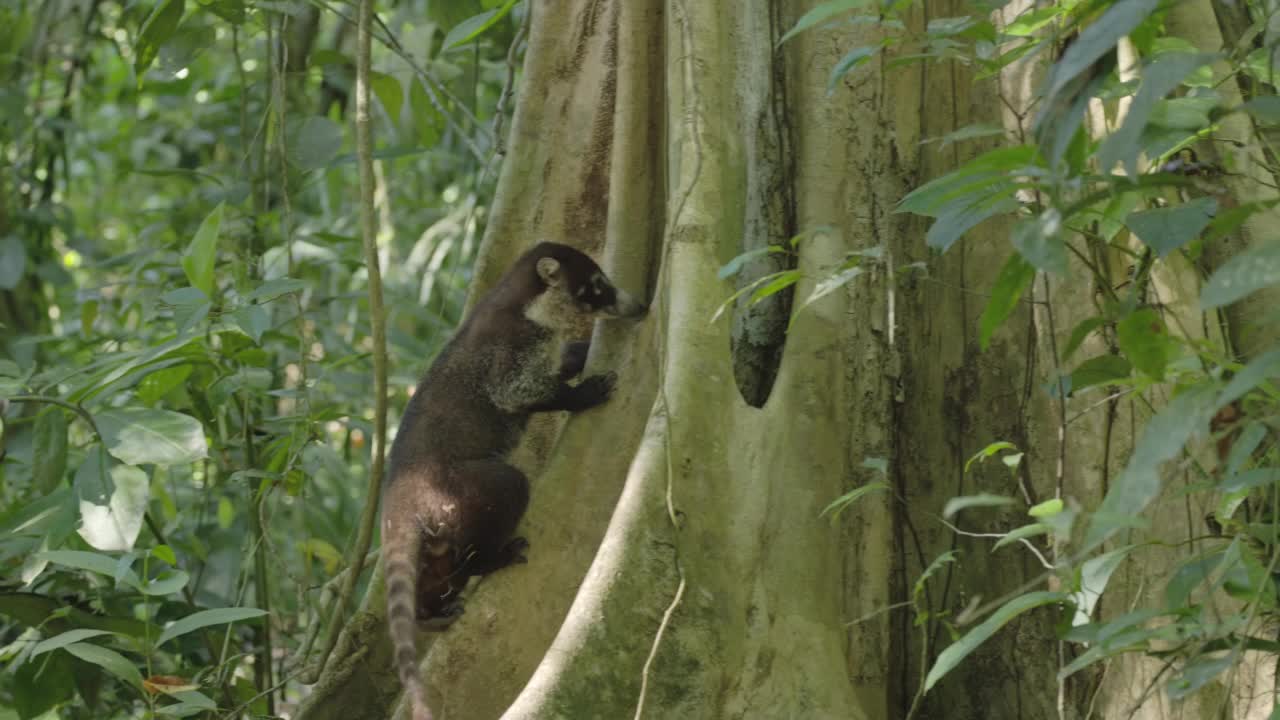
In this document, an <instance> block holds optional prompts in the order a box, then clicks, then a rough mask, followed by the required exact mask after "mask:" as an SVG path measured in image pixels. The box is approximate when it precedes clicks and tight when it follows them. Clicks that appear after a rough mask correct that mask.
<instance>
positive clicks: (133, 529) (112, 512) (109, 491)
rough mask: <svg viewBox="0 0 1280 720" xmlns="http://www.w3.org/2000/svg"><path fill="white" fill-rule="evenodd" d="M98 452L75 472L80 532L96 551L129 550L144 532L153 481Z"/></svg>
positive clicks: (134, 468)
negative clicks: (114, 462)
mask: <svg viewBox="0 0 1280 720" xmlns="http://www.w3.org/2000/svg"><path fill="white" fill-rule="evenodd" d="M95 448H97V451H96V452H89V453H87V454H86V455H85V459H84V462H83V463H81V465H80V467H79V468H78V469H77V470H76V477H75V488H76V494H77V496H78V497H79V499H80V529H79V530H78V531H77V532H79V534H80V537H82V538H84V541H85V542H87V543H89V545H90V546H92V547H94V548H95V549H97V550H130V549H132V548H133V543H134V542H135V541H136V540H137V539H138V533H139V532H141V530H142V524H143V520H144V518H145V515H146V512H147V500H148V499H149V497H150V487H151V483H150V479H149V478H148V477H147V474H146V473H145V472H143V471H142V470H141V469H140V468H136V467H133V466H132V465H119V464H113V463H111V462H110V459H109V458H108V457H107V455H106V453H104V452H102V451H101V446H95Z"/></svg>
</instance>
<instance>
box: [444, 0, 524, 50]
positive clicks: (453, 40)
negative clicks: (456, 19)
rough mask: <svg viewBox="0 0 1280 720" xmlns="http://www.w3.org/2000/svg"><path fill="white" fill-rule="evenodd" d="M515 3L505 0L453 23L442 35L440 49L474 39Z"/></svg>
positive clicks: (507, 11)
mask: <svg viewBox="0 0 1280 720" xmlns="http://www.w3.org/2000/svg"><path fill="white" fill-rule="evenodd" d="M515 4H516V0H507V1H506V2H505V3H503V5H502V7H500V8H495V9H493V10H488V11H485V12H482V13H480V14H479V15H472V16H471V17H469V18H467V19H466V20H463V21H462V22H460V23H458V24H457V25H454V26H453V29H451V30H450V31H449V34H448V35H445V36H444V43H442V44H441V46H440V47H441V50H452V49H454V48H456V47H458V46H460V45H465V44H467V43H469V42H471V41H472V40H475V39H476V38H477V37H479V36H480V34H481V33H483V32H484V31H485V30H488V29H489V28H491V27H493V26H494V24H495V23H497V22H498V21H499V20H501V19H502V18H504V17H506V15H507V13H509V12H511V8H512V7H513V6H515Z"/></svg>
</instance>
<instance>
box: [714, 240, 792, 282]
mask: <svg viewBox="0 0 1280 720" xmlns="http://www.w3.org/2000/svg"><path fill="white" fill-rule="evenodd" d="M775 252H784V251H783V248H782V246H781V245H767V246H765V247H761V248H755V249H754V250H748V251H746V252H744V253H741V254H739V255H737V256H736V257H734V258H733V259H732V260H730V261H729V262H727V263H725V264H724V266H722V267H721V268H720V270H719V271H717V272H716V277H718V278H720V279H721V280H727V279H729V278H731V277H733V276H734V275H737V274H738V273H739V272H741V271H742V268H743V267H745V266H746V264H747V263H748V262H750V261H752V260H755V259H756V258H759V257H764V256H765V255H768V254H770V253H775Z"/></svg>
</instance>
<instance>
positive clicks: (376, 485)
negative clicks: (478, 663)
mask: <svg viewBox="0 0 1280 720" xmlns="http://www.w3.org/2000/svg"><path fill="white" fill-rule="evenodd" d="M372 23H373V0H361V1H360V13H359V24H358V26H357V29H356V164H357V166H358V167H359V168H360V234H361V236H362V237H363V239H364V255H365V270H366V272H367V273H368V277H369V322H370V325H371V326H372V329H373V386H374V390H373V396H374V418H373V458H372V462H371V463H370V470H369V483H368V489H367V491H366V493H365V498H366V499H365V506H364V514H363V515H362V516H361V518H360V535H359V537H358V538H357V540H356V547H355V550H354V552H353V555H352V558H351V567H350V570H351V574H350V575H348V576H347V581H346V582H345V583H343V586H342V592H341V593H340V594H339V595H338V598H337V601H336V602H335V603H334V608H333V613H332V615H331V616H330V619H329V635H328V637H327V638H326V640H325V647H324V651H323V652H322V653H321V654H320V657H319V659H318V660H317V662H316V663H315V665H313V666H312V668H313V670H312V673H311V674H310V677H309V678H308V680H309V681H310V682H313V683H314V682H315V681H316V680H318V679H319V677H320V674H321V673H322V672H323V671H324V666H325V664H326V663H327V662H328V659H329V655H330V654H332V652H333V648H334V646H335V645H337V643H338V634H339V631H340V629H341V626H342V624H343V622H344V621H345V619H346V614H347V605H348V603H350V602H351V597H352V595H354V594H355V587H356V582H357V581H358V580H359V579H360V572H361V570H362V569H363V566H364V558H365V555H367V554H368V552H369V545H370V544H371V543H372V542H373V528H374V523H375V521H376V519H377V517H378V494H379V492H378V491H379V489H380V488H381V486H382V475H383V457H384V456H385V455H386V444H387V328H386V319H385V318H384V317H383V311H382V272H381V270H380V269H379V267H378V244H377V242H378V238H377V233H378V227H377V226H378V218H377V214H376V213H375V210H374V206H373V185H374V176H373V131H372V127H371V125H370V118H369V106H370V102H369V53H370V44H371V43H370V41H371V38H372V37H373V35H372V33H371V32H370V29H371V28H370V26H371V25H372Z"/></svg>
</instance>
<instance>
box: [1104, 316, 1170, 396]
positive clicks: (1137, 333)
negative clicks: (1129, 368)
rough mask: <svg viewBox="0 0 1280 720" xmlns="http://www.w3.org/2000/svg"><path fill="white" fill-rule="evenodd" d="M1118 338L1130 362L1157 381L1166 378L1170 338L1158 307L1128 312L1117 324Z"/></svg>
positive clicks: (1122, 350)
mask: <svg viewBox="0 0 1280 720" xmlns="http://www.w3.org/2000/svg"><path fill="white" fill-rule="evenodd" d="M1116 338H1117V340H1118V341H1119V343H1120V351H1121V352H1123V353H1124V355H1125V357H1126V358H1128V360H1129V362H1130V364H1132V365H1133V366H1134V367H1135V368H1137V369H1138V370H1139V371H1141V372H1142V373H1144V374H1146V375H1147V376H1149V377H1151V378H1152V379H1154V380H1156V381H1160V380H1163V379H1164V370H1165V367H1166V366H1168V364H1169V354H1170V343H1171V341H1170V339H1169V336H1168V334H1167V333H1166V332H1165V328H1164V321H1162V320H1161V319H1160V315H1159V314H1158V313H1156V311H1155V310H1152V309H1151V308H1142V309H1140V310H1136V311H1134V312H1132V313H1129V314H1128V315H1126V316H1125V317H1124V318H1122V319H1121V320H1120V322H1119V323H1117V324H1116Z"/></svg>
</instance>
